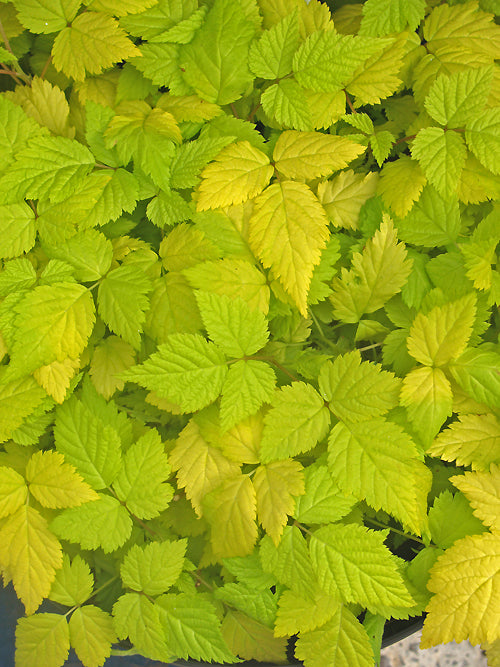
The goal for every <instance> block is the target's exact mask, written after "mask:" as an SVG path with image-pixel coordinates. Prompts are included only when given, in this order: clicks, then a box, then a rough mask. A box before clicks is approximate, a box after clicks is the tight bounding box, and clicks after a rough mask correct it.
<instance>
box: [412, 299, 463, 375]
mask: <svg viewBox="0 0 500 667" xmlns="http://www.w3.org/2000/svg"><path fill="white" fill-rule="evenodd" d="M475 317H476V296H475V294H467V295H466V296H464V297H462V298H461V299H458V300H457V301H453V302H451V303H447V304H445V305H444V306H435V307H434V308H432V309H431V310H430V311H429V312H428V313H427V314H426V315H424V314H423V313H418V315H417V316H416V317H415V319H414V320H413V324H412V327H411V329H410V335H409V337H408V339H407V344H408V352H409V353H410V354H411V356H412V357H414V358H415V359H416V360H417V361H419V362H420V363H422V364H425V365H427V366H445V365H446V364H448V363H449V362H450V361H452V360H453V359H457V357H459V356H460V355H461V354H462V352H463V351H464V350H465V347H466V345H467V342H468V340H469V338H470V336H471V333H472V326H473V324H474V320H475Z"/></svg>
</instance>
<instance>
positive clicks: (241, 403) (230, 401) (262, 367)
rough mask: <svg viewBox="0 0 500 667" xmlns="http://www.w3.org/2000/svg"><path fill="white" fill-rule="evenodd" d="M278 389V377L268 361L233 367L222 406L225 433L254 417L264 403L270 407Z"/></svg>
mask: <svg viewBox="0 0 500 667" xmlns="http://www.w3.org/2000/svg"><path fill="white" fill-rule="evenodd" d="M275 386H276V375H275V374H274V371H273V369H272V368H271V366H269V364H267V363H265V362H264V361H258V360H253V359H240V360H239V361H237V362H236V363H234V364H231V366H230V368H229V371H228V373H227V376H226V379H225V381H224V385H223V387H222V397H221V402H220V425H221V430H222V432H225V431H228V430H229V429H230V428H233V426H235V425H236V424H238V423H239V422H241V421H243V419H246V418H247V417H250V416H251V415H254V414H255V413H256V412H257V411H258V409H259V408H260V406H261V405H262V404H263V403H270V402H271V401H272V398H273V394H274V388H275Z"/></svg>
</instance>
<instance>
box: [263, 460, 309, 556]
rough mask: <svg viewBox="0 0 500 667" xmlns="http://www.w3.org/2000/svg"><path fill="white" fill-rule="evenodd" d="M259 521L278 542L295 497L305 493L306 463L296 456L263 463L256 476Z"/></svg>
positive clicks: (291, 510)
mask: <svg viewBox="0 0 500 667" xmlns="http://www.w3.org/2000/svg"><path fill="white" fill-rule="evenodd" d="M253 484H254V487H255V493H256V497H257V516H258V519H259V523H260V524H261V526H262V527H263V528H264V530H265V531H266V533H267V534H268V535H269V536H270V537H271V539H272V540H273V542H274V543H275V544H276V545H277V544H278V543H279V541H280V539H281V535H282V533H283V528H284V526H285V524H286V522H287V520H288V515H290V514H292V513H293V510H294V506H295V499H294V496H300V495H302V494H303V493H304V490H305V489H304V476H303V474H302V466H301V465H300V463H298V462H297V461H294V460H293V459H285V460H284V461H275V462H274V463H268V464H267V465H261V466H259V467H258V468H257V469H256V471H255V476H254V478H253Z"/></svg>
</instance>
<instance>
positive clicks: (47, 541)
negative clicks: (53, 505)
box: [0, 505, 62, 614]
mask: <svg viewBox="0 0 500 667" xmlns="http://www.w3.org/2000/svg"><path fill="white" fill-rule="evenodd" d="M61 565H62V550H61V545H60V544H59V541H58V540H57V538H56V537H55V536H54V535H53V534H52V533H51V532H50V530H49V527H48V524H47V521H46V520H45V519H44V518H43V517H42V516H41V515H40V513H39V512H37V510H35V509H34V508H33V507H30V506H29V505H23V506H22V507H20V508H19V509H18V510H17V512H16V513H15V514H11V515H10V516H9V517H8V519H7V520H6V521H5V522H4V523H3V524H2V528H1V529H0V566H1V567H2V569H3V570H4V571H7V572H8V573H9V575H10V576H11V577H12V581H13V583H14V588H15V589H16V593H17V596H18V598H19V599H20V600H21V601H22V603H23V604H24V606H25V608H26V613H27V614H33V613H34V612H35V611H36V610H37V609H38V607H39V606H40V604H41V602H42V600H43V598H46V597H47V596H48V594H49V591H50V586H51V584H52V582H53V581H54V577H55V573H56V570H58V569H59V568H60V567H61Z"/></svg>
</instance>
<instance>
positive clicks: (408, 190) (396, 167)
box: [377, 155, 442, 241]
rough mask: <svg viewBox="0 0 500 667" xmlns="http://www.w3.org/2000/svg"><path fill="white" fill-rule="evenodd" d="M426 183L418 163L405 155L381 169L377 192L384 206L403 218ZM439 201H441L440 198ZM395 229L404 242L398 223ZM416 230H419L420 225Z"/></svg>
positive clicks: (387, 163)
mask: <svg viewBox="0 0 500 667" xmlns="http://www.w3.org/2000/svg"><path fill="white" fill-rule="evenodd" d="M426 182H427V179H426V177H425V176H424V173H423V172H422V169H421V168H420V165H419V164H418V162H416V161H415V160H412V159H411V158H410V157H408V156H407V155H401V156H400V157H399V159H398V160H396V161H395V162H386V163H385V164H384V166H383V167H382V171H381V172H380V178H379V181H378V185H377V192H378V193H379V194H380V195H381V197H382V200H383V202H384V204H385V205H386V206H389V207H390V208H391V209H392V210H393V211H394V213H395V214H396V215H397V216H399V217H400V218H404V217H405V216H406V215H407V214H408V212H409V211H410V210H411V208H412V206H413V203H414V202H415V201H416V200H417V199H418V198H419V197H420V194H421V192H422V188H423V187H424V185H425V184H426ZM439 201H442V200H441V198H440V199H439ZM397 227H398V233H399V235H400V237H401V238H402V239H403V241H406V240H407V239H406V238H405V236H404V235H403V233H402V232H401V228H400V225H399V223H398V225H397ZM417 229H420V225H419V226H418V227H417ZM408 240H409V239H408Z"/></svg>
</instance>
